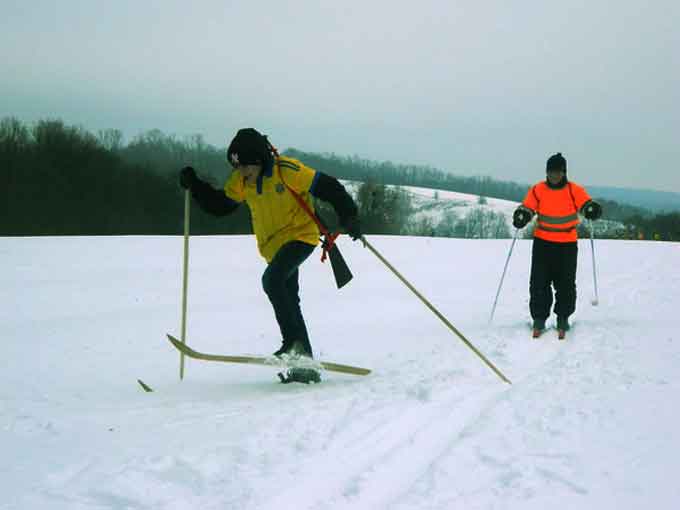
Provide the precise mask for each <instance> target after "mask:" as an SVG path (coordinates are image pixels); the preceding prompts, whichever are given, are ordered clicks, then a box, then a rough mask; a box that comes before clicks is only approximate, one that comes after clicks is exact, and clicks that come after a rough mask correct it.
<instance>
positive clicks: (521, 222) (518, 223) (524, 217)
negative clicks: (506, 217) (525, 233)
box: [512, 207, 532, 228]
mask: <svg viewBox="0 0 680 510" xmlns="http://www.w3.org/2000/svg"><path fill="white" fill-rule="evenodd" d="M531 216H532V215H531V212H529V211H528V210H526V209H523V208H521V207H518V208H517V209H515V212H514V213H513V215H512V225H513V226H514V227H515V228H524V227H526V225H527V223H529V222H530V221H531Z"/></svg>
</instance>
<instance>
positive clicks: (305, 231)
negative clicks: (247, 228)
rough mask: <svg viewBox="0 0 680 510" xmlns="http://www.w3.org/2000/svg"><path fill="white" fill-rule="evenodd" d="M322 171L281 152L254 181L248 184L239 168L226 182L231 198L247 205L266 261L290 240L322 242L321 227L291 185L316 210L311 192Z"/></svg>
mask: <svg viewBox="0 0 680 510" xmlns="http://www.w3.org/2000/svg"><path fill="white" fill-rule="evenodd" d="M319 175H320V174H319V173H318V172H317V171H316V170H314V169H312V168H310V167H308V166H305V165H304V164H303V163H301V162H300V161H298V160H296V159H293V158H288V157H285V156H279V157H277V158H275V160H274V165H273V166H272V168H271V169H270V170H269V172H267V171H266V170H265V171H263V172H262V173H261V174H260V175H259V177H258V178H257V181H256V182H255V183H254V184H250V185H246V184H245V181H244V179H243V177H242V176H241V174H240V173H239V172H238V171H233V172H232V173H231V175H230V176H229V178H228V179H227V182H226V183H225V184H224V193H225V194H226V196H227V197H228V198H230V199H231V200H233V201H235V202H239V203H243V202H245V203H246V204H247V205H248V208H249V209H250V215H251V220H252V225H253V231H254V232H255V238H256V239H257V248H258V250H259V252H260V254H261V255H262V256H263V257H264V258H265V260H266V261H267V263H269V262H271V261H272V259H273V258H274V255H276V252H277V251H279V249H280V248H281V247H282V246H283V245H284V244H286V243H288V242H291V241H302V242H304V243H307V244H311V245H312V246H316V245H317V244H318V243H319V228H318V227H317V225H316V223H315V222H314V220H313V219H312V218H311V217H310V216H309V215H308V214H307V213H306V212H305V211H304V210H303V209H302V208H301V207H300V205H299V204H298V203H297V201H296V200H295V197H294V196H293V194H292V193H291V192H290V189H288V187H290V188H291V189H292V190H293V191H295V192H296V193H297V194H298V195H300V196H301V197H302V199H303V200H304V201H305V202H306V203H307V204H308V205H309V206H310V208H311V209H312V210H314V203H313V201H312V195H311V192H312V191H313V190H314V185H315V183H316V180H317V177H318V176H319Z"/></svg>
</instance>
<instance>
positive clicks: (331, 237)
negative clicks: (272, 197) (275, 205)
mask: <svg viewBox="0 0 680 510" xmlns="http://www.w3.org/2000/svg"><path fill="white" fill-rule="evenodd" d="M274 151H275V152H274V154H276V155H277V156H278V153H277V152H276V150H275V149H274ZM279 176H280V177H281V181H282V182H283V184H285V186H286V188H288V191H290V192H291V194H292V195H293V198H295V200H297V203H298V204H299V205H300V207H302V209H303V210H304V211H305V212H306V213H307V214H308V215H309V217H310V218H312V219H313V220H314V223H316V226H317V227H319V231H320V232H321V233H322V234H323V235H324V237H325V239H324V241H323V243H322V244H321V246H322V248H323V251H322V253H321V262H325V260H326V256H327V255H328V252H329V251H330V250H331V249H332V248H333V245H334V244H335V240H336V239H337V238H338V236H339V235H340V232H336V233H334V234H331V233H330V232H329V231H328V229H326V227H324V226H323V224H322V223H321V220H319V218H318V217H317V216H316V214H314V211H312V209H311V208H310V207H309V204H308V203H307V202H305V201H304V200H303V199H302V197H301V196H300V195H298V194H297V193H296V192H295V191H293V188H291V187H290V186H288V184H287V183H286V181H284V180H283V174H282V173H281V169H280V168H279Z"/></svg>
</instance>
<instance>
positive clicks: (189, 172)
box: [179, 166, 198, 190]
mask: <svg viewBox="0 0 680 510" xmlns="http://www.w3.org/2000/svg"><path fill="white" fill-rule="evenodd" d="M197 180H198V177H197V176H196V171H195V170H194V169H193V167H190V166H185V167H184V168H182V169H181V170H180V171H179V185H180V186H182V187H183V188H184V189H188V190H191V187H192V186H193V185H194V183H195V182H196V181H197Z"/></svg>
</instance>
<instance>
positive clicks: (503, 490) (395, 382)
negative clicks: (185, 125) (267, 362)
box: [0, 236, 680, 510]
mask: <svg viewBox="0 0 680 510" xmlns="http://www.w3.org/2000/svg"><path fill="white" fill-rule="evenodd" d="M1 242H2V244H3V248H6V250H4V251H3V253H4V254H6V255H4V256H7V257H8V260H7V262H8V264H10V265H15V266H16V267H17V268H18V269H17V272H16V273H15V274H14V275H13V277H12V279H11V281H10V284H9V286H7V287H5V288H4V289H2V290H0V292H2V293H3V294H0V295H2V297H3V300H6V301H5V302H7V303H11V304H10V305H9V306H8V307H6V309H5V311H4V312H3V316H2V317H0V318H2V320H3V322H4V323H6V324H7V330H8V332H9V333H8V335H9V336H8V340H7V353H6V357H7V360H8V361H9V363H8V364H7V369H6V371H5V373H4V374H3V383H4V384H3V385H2V389H0V417H1V418H2V422H1V424H0V433H1V437H2V439H1V444H0V446H2V450H3V451H4V452H8V453H7V454H6V455H4V459H3V460H1V461H0V474H2V475H3V476H2V479H3V480H4V484H6V485H4V487H3V493H4V494H5V495H6V499H5V501H3V502H0V509H3V510H5V509H7V510H9V509H19V508H21V509H23V508H36V509H41V508H49V509H80V508H82V509H99V508H102V509H130V508H133V509H159V508H160V509H185V508H201V509H217V508H238V509H263V510H267V509H278V508H296V509H299V510H304V509H318V508H324V509H345V508H352V509H382V508H384V509H396V510H406V509H416V508H417V509H448V508H466V509H497V508H498V509H500V508H508V509H515V508H518V509H519V508H522V510H526V509H545V508H546V507H549V506H550V507H553V508H565V509H568V508H589V507H598V508H617V510H618V509H628V508H630V509H634V508H640V507H642V506H644V505H646V504H648V503H650V502H654V503H655V504H656V506H657V507H658V508H671V507H672V505H671V504H670V502H673V501H677V500H678V499H680V490H678V489H677V488H675V487H676V483H675V481H674V480H673V476H674V475H673V473H675V472H677V470H678V467H680V466H679V464H678V461H677V460H676V458H675V457H676V455H675V452H677V449H678V446H680V440H679V439H678V438H677V434H676V433H675V428H676V426H675V423H676V422H677V416H675V414H676V411H675V409H674V405H673V404H671V402H674V400H675V398H674V396H675V395H677V393H678V390H679V389H680V376H679V375H678V372H677V369H676V367H677V366H678V362H680V349H679V347H678V345H679V344H678V342H679V341H680V339H678V338H677V333H676V331H677V319H676V317H675V316H674V315H673V314H674V311H675V309H676V308H677V305H678V302H679V297H678V293H679V291H678V289H679V288H680V276H678V274H677V271H674V270H673V268H674V267H675V265H676V260H677V255H678V246H677V245H672V244H667V243H635V242H613V241H611V242H610V241H605V242H598V243H597V248H598V254H599V257H600V258H599V259H598V262H599V263H600V264H601V266H600V267H599V271H600V273H599V275H598V276H599V283H600V285H601V287H600V302H601V303H600V306H598V307H593V306H591V305H590V302H589V301H590V298H591V296H592V273H591V271H592V266H591V263H590V246H589V245H588V244H586V243H584V242H582V243H581V245H580V255H579V275H578V280H577V283H578V288H579V303H578V310H577V313H576V315H575V316H574V321H573V328H572V330H571V331H570V332H569V333H568V337H567V340H566V341H565V342H560V341H558V340H557V338H556V331H555V330H554V329H549V330H548V331H546V333H545V334H544V335H543V336H542V337H541V338H540V339H538V340H534V339H531V338H530V330H529V319H528V316H527V308H528V304H527V299H528V297H527V296H526V293H527V287H528V254H529V250H530V242H519V243H518V245H517V249H516V253H515V255H514V256H513V257H514V258H513V260H512V262H511V266H510V268H509V272H508V275H507V280H506V282H505V285H504V288H503V292H502V294H501V297H500V300H499V304H498V309H497V314H496V318H495V319H494V324H492V325H489V324H487V321H488V311H489V309H490V306H491V301H492V298H493V296H494V293H495V290H496V286H497V284H498V278H499V276H500V272H501V270H502V264H503V261H504V257H505V256H506V253H507V247H508V243H507V242H504V241H458V240H431V239H424V238H388V237H376V242H375V244H376V245H379V246H378V248H379V249H385V254H386V255H387V256H388V259H390V260H391V261H392V262H393V263H395V265H396V266H397V267H398V268H399V269H400V270H401V271H403V273H404V275H405V276H406V277H407V278H412V279H413V282H414V284H415V285H416V287H418V288H419V289H422V291H423V292H424V293H425V294H426V295H428V296H429V297H430V298H431V299H432V301H433V303H434V304H435V306H440V307H441V308H442V312H444V314H445V315H447V316H449V318H450V319H451V320H452V322H453V323H454V324H457V325H459V327H460V329H461V330H462V331H463V332H464V333H465V334H466V336H467V337H468V338H469V339H470V340H471V341H472V342H473V343H474V344H475V345H476V346H477V347H478V348H479V349H480V350H481V351H482V352H483V353H484V354H485V355H486V356H487V357H488V358H489V359H490V360H491V361H492V362H494V363H495V364H496V365H497V366H498V367H499V368H500V369H501V370H502V371H503V372H504V373H505V374H506V375H507V376H508V377H509V378H510V379H511V380H512V382H513V384H512V385H507V384H504V383H502V382H501V381H500V379H498V378H497V376H496V375H495V374H493V373H492V372H491V371H490V370H489V369H488V368H487V367H486V366H484V365H483V364H482V363H481V362H480V361H479V360H478V359H477V358H476V357H475V356H474V355H473V354H472V353H471V352H470V351H469V350H468V349H466V348H465V346H464V345H463V344H462V343H461V342H460V341H459V340H458V339H457V338H456V337H454V336H453V335H452V334H450V332H448V330H447V329H445V328H444V327H443V326H442V325H441V323H439V322H438V320H437V319H436V318H435V317H434V316H433V315H432V314H431V313H429V311H427V310H426V309H424V307H423V306H422V304H420V303H419V302H418V301H417V300H416V299H415V297H413V296H412V295H410V293H409V292H408V291H407V290H404V289H403V287H402V286H401V284H399V282H396V281H395V279H394V278H393V277H392V276H391V275H390V274H388V273H387V272H386V270H384V268H382V267H381V266H380V265H378V264H377V263H376V261H375V259H372V258H371V257H370V255H369V254H367V253H366V252H367V250H362V249H361V248H360V246H359V245H357V244H349V243H345V244H343V251H344V252H345V257H346V258H347V259H348V261H349V262H350V265H351V266H352V269H353V271H354V273H355V275H356V278H355V281H353V282H352V283H351V284H350V286H349V287H348V288H347V289H343V291H341V292H340V293H337V292H335V291H334V290H333V289H332V288H331V285H332V282H331V277H330V276H329V275H328V271H327V270H328V268H327V267H325V266H322V265H321V264H318V263H316V261H315V262H311V261H310V263H309V264H308V266H309V269H307V268H305V271H304V272H303V274H302V276H301V281H302V297H303V308H304V310H305V314H306V316H307V319H308V322H309V324H310V329H311V330H312V332H315V331H316V335H313V336H314V337H315V338H320V339H319V340H318V341H316V342H315V347H316V349H317V354H318V355H319V357H320V358H322V359H325V360H328V361H337V362H346V363H351V364H357V365H360V366H368V367H370V368H373V369H374V373H373V374H372V375H370V376H369V377H366V378H358V377H352V376H344V375H337V374H325V375H324V379H325V380H324V382H323V383H322V384H321V385H316V386H309V387H308V386H302V385H286V386H284V385H279V384H276V383H275V373H276V371H275V369H273V368H272V369H270V368H262V367H248V366H237V365H223V364H215V363H205V362H195V361H192V360H188V363H187V377H186V380H185V381H183V382H178V381H177V360H178V355H177V353H176V352H175V351H174V350H173V349H172V348H171V347H170V346H169V344H167V341H165V340H164V339H163V336H164V333H165V331H166V330H169V331H170V332H172V328H173V324H175V323H176V322H177V315H178V312H179V289H180V287H179V286H180V285H181V281H179V280H180V278H179V274H178V273H177V271H176V269H177V267H179V263H180V261H181V240H179V239H178V238H96V239H95V238H77V239H76V238H71V239H69V238H52V239H49V238H46V239H2V240H1ZM489 247H493V249H489ZM85 249H87V250H88V251H87V257H86V259H84V260H85V261H89V262H85V263H83V264H75V265H74V266H73V268H72V269H70V270H64V269H63V268H64V267H65V266H63V263H64V261H67V260H69V261H70V260H74V259H77V258H78V254H79V253H81V252H84V250H85ZM192 249H193V251H192V254H193V255H192V257H193V258H192V263H193V264H195V265H194V266H192V267H194V269H193V270H192V273H191V280H190V303H191V304H190V308H189V313H190V315H189V316H190V322H189V332H190V334H189V338H190V339H191V340H190V345H192V346H194V347H195V348H198V349H200V350H205V351H208V352H218V353H229V354H241V353H243V354H246V353H253V352H254V353H262V352H267V350H273V349H274V348H276V347H277V345H276V340H275V339H276V330H275V324H272V322H271V319H270V317H269V315H270V314H271V312H270V310H269V308H268V303H267V302H266V300H265V299H263V298H262V296H260V295H259V293H260V291H259V288H257V287H256V286H257V285H259V276H258V275H259V274H260V272H261V270H262V265H261V264H258V263H256V262H253V263H252V264H250V265H249V264H247V263H244V260H250V259H253V258H254V254H253V253H251V251H252V250H254V247H253V246H252V240H251V239H250V238H248V237H240V236H235V237H232V238H196V239H192ZM234 250H236V252H237V253H238V257H236V258H238V259H239V261H240V262H239V263H240V264H244V268H245V270H244V271H241V272H239V273H238V274H237V275H236V276H232V280H231V281H230V284H229V286H228V287H229V288H238V289H239V290H241V289H243V293H244V294H243V295H242V296H241V299H247V300H249V301H248V302H249V303H250V305H249V306H250V308H244V307H243V306H240V303H239V302H237V303H234V302H229V300H228V299H227V298H225V296H224V292H225V286H224V281H220V278H216V277H215V275H216V274H218V275H219V274H220V271H223V268H224V267H225V265H228V264H229V262H228V261H226V262H225V260H224V258H223V257H222V256H221V254H223V253H232V254H233V253H234ZM43 251H48V252H49V253H51V254H52V258H51V259H50V260H45V259H43V258H42V256H41V253H42V252H43ZM140 253H143V254H144V255H145V257H146V259H145V261H144V263H143V264H142V265H141V267H140V264H139V254H140ZM423 253H427V256H428V261H427V262H428V263H427V267H425V266H423V264H422V263H421V262H422V257H423ZM248 257H250V259H249V258H248ZM96 262H98V263H96ZM56 268H61V271H57V270H56ZM461 268H464V270H460V269H461ZM140 269H141V271H140ZM253 273H254V274H253ZM230 274H231V273H230ZM331 292H332V294H331ZM461 294H464V299H461ZM9 296H11V297H12V300H11V301H10V300H9V299H7V298H8V297H9ZM244 296H245V297H244ZM376 303H377V305H376ZM329 307H330V308H331V309H332V308H333V307H336V308H337V309H339V310H341V311H342V312H341V313H339V314H328V313H327V309H328V308H329ZM234 314H239V315H240V317H241V318H242V319H243V320H239V321H238V322H234V321H233V320H232V319H231V317H233V316H234ZM263 317H265V318H267V320H268V321H270V322H266V321H264V319H263ZM324 320H325V322H324ZM550 325H551V323H549V326H550ZM175 327H176V326H175ZM348 327H350V328H352V330H353V331H355V332H360V334H348V330H347V328H348ZM216 332H221V334H218V333H216ZM321 332H323V333H321ZM140 339H144V340H143V341H142V342H141V343H140ZM225 342H226V343H225ZM225 345H228V347H225ZM27 375H28V377H27ZM138 377H141V378H142V379H143V380H144V381H145V382H146V383H147V384H150V386H151V387H153V388H154V392H153V393H148V394H147V393H144V392H142V391H141V389H140V388H139V386H137V385H136V378H138Z"/></svg>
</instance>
